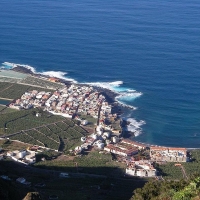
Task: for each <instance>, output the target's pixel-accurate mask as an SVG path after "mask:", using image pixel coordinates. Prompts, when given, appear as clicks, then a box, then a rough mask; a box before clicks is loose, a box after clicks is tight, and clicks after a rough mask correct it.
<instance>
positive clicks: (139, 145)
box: [121, 139, 146, 149]
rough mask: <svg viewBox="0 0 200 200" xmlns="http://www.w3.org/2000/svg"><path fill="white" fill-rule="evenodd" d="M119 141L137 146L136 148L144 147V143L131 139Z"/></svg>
mask: <svg viewBox="0 0 200 200" xmlns="http://www.w3.org/2000/svg"><path fill="white" fill-rule="evenodd" d="M121 142H122V143H125V144H130V145H132V146H134V147H138V149H145V148H146V145H144V144H142V143H139V142H135V141H132V140H128V139H123V140H122V141H121Z"/></svg>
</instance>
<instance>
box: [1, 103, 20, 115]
mask: <svg viewBox="0 0 200 200" xmlns="http://www.w3.org/2000/svg"><path fill="white" fill-rule="evenodd" d="M12 112H17V110H14V109H12V108H8V107H7V106H1V105H0V115H1V114H5V113H12Z"/></svg>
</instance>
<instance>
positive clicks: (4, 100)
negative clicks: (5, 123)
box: [0, 99, 10, 106]
mask: <svg viewBox="0 0 200 200" xmlns="http://www.w3.org/2000/svg"><path fill="white" fill-rule="evenodd" d="M9 103H10V101H9V100H6V99H0V105H4V106H6V105H8V104H9Z"/></svg>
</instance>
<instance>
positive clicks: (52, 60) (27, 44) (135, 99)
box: [0, 0, 200, 147]
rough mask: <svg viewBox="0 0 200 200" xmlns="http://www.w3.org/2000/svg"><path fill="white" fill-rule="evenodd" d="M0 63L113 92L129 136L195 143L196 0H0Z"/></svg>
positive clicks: (199, 58)
mask: <svg viewBox="0 0 200 200" xmlns="http://www.w3.org/2000/svg"><path fill="white" fill-rule="evenodd" d="M0 10H1V11H0V63H2V62H5V61H7V62H12V63H20V64H27V65H30V66H32V67H33V68H34V70H36V71H37V72H40V73H45V74H53V75H54V76H58V77H64V78H66V79H69V80H73V81H76V82H78V83H88V84H91V85H98V86H101V87H106V88H109V89H112V90H114V91H116V92H118V94H119V96H118V98H117V100H118V101H119V102H120V103H123V104H126V105H128V106H130V107H129V108H124V113H123V116H122V117H124V118H128V119H129V121H130V122H131V124H130V126H129V130H135V131H136V133H137V134H136V135H137V136H136V137H135V138H134V139H135V140H137V141H141V142H145V143H149V144H156V145H164V146H179V147H200V20H199V19H200V3H199V1H197V0H192V1H186V0H182V1H180V0H174V1H172V0H166V1H159V0H150V1H149V0H135V1H133V0H123V1H119V0H116V1H113V0H107V1H100V0H77V1H65V0H57V1H53V0H30V1H26V0H21V1H18V0H10V1H7V0H1V3H0Z"/></svg>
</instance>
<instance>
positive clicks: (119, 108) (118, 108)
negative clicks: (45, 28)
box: [0, 66, 200, 150]
mask: <svg viewBox="0 0 200 200" xmlns="http://www.w3.org/2000/svg"><path fill="white" fill-rule="evenodd" d="M8 70H12V71H16V72H20V73H24V74H29V75H32V76H36V77H38V78H40V77H44V78H50V77H51V76H49V75H44V74H40V73H34V72H33V71H32V70H31V69H27V68H26V67H24V66H17V67H14V68H12V69H8ZM58 79H59V80H60V83H63V84H64V85H66V86H70V85H72V84H74V85H79V86H84V85H86V86H91V87H93V88H94V89H95V90H96V91H97V92H99V93H101V94H102V95H104V96H105V98H106V100H107V102H108V103H109V104H110V105H111V106H112V114H114V113H116V114H117V115H119V118H120V120H121V121H122V122H124V123H125V125H124V126H121V125H120V126H121V129H122V136H121V137H122V138H126V139H130V137H134V140H133V139H130V140H132V141H135V142H137V143H140V144H143V145H146V146H147V147H150V146H157V147H166V148H169V147H167V146H160V145H154V144H148V143H143V142H140V141H137V140H135V139H136V136H135V134H134V132H131V131H126V130H124V129H123V128H124V127H126V126H127V122H128V121H126V120H124V119H123V118H121V116H120V115H121V114H122V112H123V108H124V107H127V108H130V109H133V108H131V107H129V106H126V105H123V104H121V103H120V102H118V101H117V100H116V97H117V96H118V93H117V92H114V91H112V90H110V89H107V88H103V87H98V86H92V85H90V84H86V83H75V82H73V81H69V80H65V79H62V78H58ZM0 99H5V100H10V101H12V100H13V99H8V98H1V97H0ZM124 136H125V137H124ZM176 147H177V146H176ZM177 148H178V147H177ZM184 148H186V149H190V150H192V149H200V148H192V147H190V148H188V147H184Z"/></svg>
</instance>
